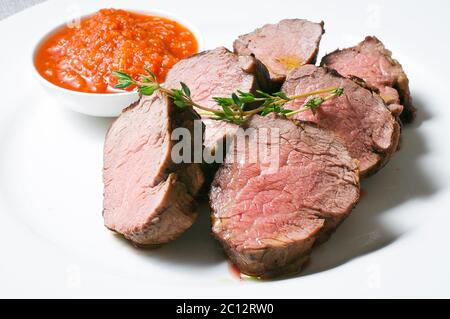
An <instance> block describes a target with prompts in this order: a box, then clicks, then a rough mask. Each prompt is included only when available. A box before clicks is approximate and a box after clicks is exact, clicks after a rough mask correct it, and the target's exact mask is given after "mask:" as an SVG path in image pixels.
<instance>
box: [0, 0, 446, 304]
mask: <svg viewBox="0 0 450 319" xmlns="http://www.w3.org/2000/svg"><path fill="white" fill-rule="evenodd" d="M432 2H433V1H426V2H420V3H414V5H412V3H411V2H410V1H395V2H392V1H382V2H376V1H372V2H371V4H365V3H364V2H362V1H344V2H342V1H339V2H336V1H329V2H325V1H304V2H300V1H298V0H293V1H282V2H279V3H278V4H277V5H276V7H275V8H274V7H273V6H274V5H273V2H270V1H266V2H263V1H253V2H251V1H241V0H239V1H237V0H236V1H220V2H219V1H208V2H206V1H198V2H196V1H181V0H180V1H167V0H164V1H148V0H144V1H89V0H86V1H77V2H76V4H75V2H74V1H61V0H60V1H49V2H46V3H43V4H42V5H38V6H36V7H33V8H30V9H28V10H26V11H24V12H22V13H20V14H18V15H15V16H13V17H10V18H8V19H6V20H4V21H1V22H0V41H1V47H2V49H1V50H0V88H1V104H0V111H1V113H0V226H1V232H0V245H1V246H0V247H1V250H0V254H1V255H0V297H161V298H163V297H191V298H193V297H252V298H256V297H292V298H311V297H357V298H359V297H450V272H449V269H450V249H449V244H450V231H449V230H448V228H449V225H450V187H449V186H450V182H449V181H450V165H449V162H450V148H449V146H448V142H449V139H450V108H449V106H450V95H449V94H448V84H449V83H450V81H449V77H448V74H450V65H449V62H448V57H449V56H450V48H449V47H448V41H447V39H448V35H447V34H446V33H447V31H448V30H449V29H450V21H449V19H448V17H447V16H446V15H447V12H448V9H450V7H449V5H448V4H447V3H446V2H445V4H444V3H438V1H436V3H434V4H433V3H432ZM102 7H121V8H127V7H130V8H142V9H153V8H155V9H161V10H166V11H169V12H174V13H175V14H177V15H180V16H184V17H186V18H187V19H189V20H190V21H192V22H193V23H195V24H196V25H197V26H198V27H199V28H200V30H201V32H202V33H203V35H204V38H205V41H206V47H207V48H213V47H215V46H219V45H227V46H228V47H230V46H231V43H232V40H233V39H234V38H235V37H236V36H237V35H238V34H240V33H244V32H248V31H251V30H252V29H254V28H255V27H257V26H260V25H262V24H264V23H266V22H276V21H277V20H280V19H282V18H286V17H302V18H307V19H310V20H315V21H318V20H322V19H323V20H324V21H325V26H326V30H327V33H326V34H325V36H324V38H323V41H322V46H321V55H323V54H324V53H325V52H326V51H331V50H333V49H335V48H336V47H337V46H341V47H342V46H348V45H353V44H355V43H356V42H358V41H359V40H361V39H362V38H363V37H364V36H365V35H367V34H375V35H377V36H378V37H379V38H380V39H381V40H382V41H384V42H385V44H386V45H387V46H388V47H389V48H390V49H391V50H392V51H393V52H394V55H395V57H396V58H398V59H399V60H400V61H401V62H402V63H403V65H404V67H405V69H406V71H407V73H408V75H409V77H410V80H411V89H412V92H413V97H414V101H415V103H416V105H417V106H418V108H419V113H418V119H417V121H416V122H415V123H414V124H413V125H412V126H410V127H407V128H406V129H405V130H404V132H403V147H402V150H401V151H400V152H398V153H397V154H396V155H395V158H394V159H393V160H392V161H391V162H390V163H389V165H388V166H387V167H386V168H385V169H384V170H383V171H382V172H380V173H379V174H377V175H376V176H374V177H372V178H370V179H369V180H366V181H365V182H364V185H363V187H364V192H365V195H364V197H363V199H362V201H361V203H360V205H359V206H358V207H357V209H355V211H354V212H353V213H352V215H351V216H350V217H349V218H348V220H347V221H346V222H345V223H344V224H343V225H342V226H341V227H340V228H339V229H338V230H337V232H336V233H335V234H334V236H333V237H332V238H331V240H330V241H329V242H328V243H326V244H324V245H322V246H320V247H318V248H317V249H316V250H315V251H314V253H313V254H312V261H311V263H310V264H309V265H308V266H307V268H306V269H305V270H304V271H303V272H302V273H301V274H300V275H299V276H297V277H295V278H291V279H285V280H277V281H268V282H254V281H243V282H241V281H239V280H237V279H235V278H234V277H233V275H232V274H231V273H230V271H229V269H228V264H227V262H226V260H225V258H224V257H223V255H222V253H221V250H220V247H219V246H218V245H217V244H216V243H215V242H214V240H213V239H212V238H211V237H210V235H209V230H208V227H209V226H208V215H207V212H205V214H203V216H202V218H200V221H199V222H198V223H197V224H196V225H195V226H194V227H193V228H192V229H191V230H189V231H188V232H187V233H186V234H185V235H184V236H183V237H181V238H179V239H178V240H177V241H175V242H173V243H171V244H169V245H167V246H165V247H163V248H161V249H159V250H154V251H146V250H138V249H135V248H133V247H131V245H129V244H128V243H127V242H125V241H124V240H121V239H120V238H118V237H116V236H114V235H112V234H111V233H110V232H108V231H107V230H106V229H105V228H104V227H103V222H102V217H101V210H102V182H101V169H102V146H103V138H104V135H105V130H106V128H107V127H108V125H109V122H110V120H108V119H98V118H92V117H87V116H83V115H80V114H77V113H74V112H71V111H68V110H66V109H65V108H63V107H61V105H58V102H56V101H54V100H53V99H52V98H51V97H50V96H48V95H46V93H45V92H44V91H43V90H42V88H41V87H40V86H39V84H38V83H36V81H35V80H34V79H33V77H32V76H31V74H30V70H31V65H30V63H29V61H30V54H31V49H32V48H31V46H32V44H33V43H34V42H35V40H37V39H38V38H39V37H40V36H41V35H42V34H45V32H46V31H48V30H49V29H51V28H52V27H54V26H55V25H58V24H60V23H61V22H63V21H65V20H67V19H68V18H70V17H73V16H78V15H82V14H86V13H89V12H92V11H95V10H97V9H100V8H102Z"/></svg>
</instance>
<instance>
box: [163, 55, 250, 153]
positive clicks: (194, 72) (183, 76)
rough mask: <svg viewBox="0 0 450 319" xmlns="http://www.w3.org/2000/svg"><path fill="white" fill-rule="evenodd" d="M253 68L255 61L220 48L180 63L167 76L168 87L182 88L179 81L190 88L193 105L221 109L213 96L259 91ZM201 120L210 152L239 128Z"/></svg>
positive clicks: (219, 122)
mask: <svg viewBox="0 0 450 319" xmlns="http://www.w3.org/2000/svg"><path fill="white" fill-rule="evenodd" d="M254 68H255V61H254V59H253V58H251V57H238V56H237V55H235V54H234V53H232V52H230V51H228V50H227V49H226V48H224V47H219V48H216V49H214V50H210V51H204V52H202V53H199V54H196V55H193V56H191V57H189V58H187V59H183V60H181V61H179V62H178V63H177V64H175V65H174V66H173V68H172V69H171V70H170V71H169V73H168V74H167V77H166V81H165V86H166V87H168V88H180V82H184V83H186V84H187V85H188V86H189V88H190V90H191V94H192V99H193V101H194V102H196V103H197V104H200V105H202V106H206V107H210V108H214V109H217V108H220V107H219V106H218V105H217V104H216V102H215V101H214V100H213V99H212V97H214V96H219V97H222V96H230V95H231V94H232V93H234V92H236V91H237V90H241V91H244V92H253V91H254V90H255V89H256V79H255V76H254V75H253V72H254ZM197 111H199V112H201V110H197ZM202 120H203V123H204V124H205V129H206V130H205V142H204V144H205V147H206V148H210V149H213V148H214V147H215V145H216V142H217V141H220V140H221V139H223V138H224V137H225V136H227V135H230V136H232V135H233V134H234V132H235V131H236V130H237V128H238V127H237V126H236V125H234V124H231V123H227V122H224V121H215V120H211V119H208V118H202Z"/></svg>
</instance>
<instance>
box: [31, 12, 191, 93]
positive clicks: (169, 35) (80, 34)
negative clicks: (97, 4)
mask: <svg viewBox="0 0 450 319" xmlns="http://www.w3.org/2000/svg"><path fill="white" fill-rule="evenodd" d="M197 51H198V44H197V40H196V39H195V37H194V34H193V33H192V32H191V31H189V30H188V29H186V28H185V27H184V26H182V25H180V24H179V23H177V22H175V21H172V20H170V19H167V18H162V17H157V16H148V15H143V14H138V13H133V12H128V11H124V10H116V9H102V10H100V11H98V12H97V13H95V14H94V15H92V16H90V17H87V18H84V19H82V20H81V22H80V24H79V26H77V27H72V28H71V27H69V26H66V27H63V28H61V29H59V30H57V31H56V32H55V33H53V34H52V35H51V36H49V37H48V38H47V39H46V40H44V42H43V43H42V44H41V46H40V47H39V48H38V50H37V52H36V57H35V65H36V69H37V71H38V72H39V73H40V74H41V75H42V76H43V77H44V78H45V79H47V80H48V81H50V82H51V83H53V84H56V85H57V86H60V87H63V88H66V89H69V90H75V91H80V92H91V93H113V92H117V90H116V89H114V85H116V84H117V79H116V78H115V77H114V76H112V75H111V73H112V72H113V71H115V70H120V71H123V72H126V73H128V74H130V75H132V76H133V77H134V78H136V79H138V77H139V74H142V73H144V71H143V69H144V67H146V68H148V69H149V70H150V71H152V72H153V73H154V74H155V75H156V78H157V79H158V81H160V82H163V81H164V79H165V77H166V74H167V72H168V70H169V69H170V68H171V67H172V66H173V65H174V64H175V63H176V62H178V61H179V60H181V59H183V58H185V57H187V56H189V55H192V54H194V53H197ZM129 90H132V88H131V87H130V88H129Z"/></svg>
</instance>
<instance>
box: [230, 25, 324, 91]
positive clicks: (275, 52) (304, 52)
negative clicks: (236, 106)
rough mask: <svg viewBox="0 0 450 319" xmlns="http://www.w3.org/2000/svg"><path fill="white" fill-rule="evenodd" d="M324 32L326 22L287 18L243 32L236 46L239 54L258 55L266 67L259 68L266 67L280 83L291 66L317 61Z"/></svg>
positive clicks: (235, 43) (271, 76)
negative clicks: (246, 32)
mask: <svg viewBox="0 0 450 319" xmlns="http://www.w3.org/2000/svg"><path fill="white" fill-rule="evenodd" d="M323 33H324V29H323V22H321V23H314V22H310V21H307V20H302V19H286V20H281V21H280V22H278V23H277V24H266V25H265V26H263V27H261V28H259V29H256V30H255V31H253V32H251V33H248V34H245V35H241V36H240V37H239V38H238V39H237V40H235V41H234V44H233V47H234V51H235V52H236V53H237V54H239V55H247V56H254V57H255V58H256V59H257V60H258V61H259V62H260V63H261V64H262V66H264V67H265V70H264V67H262V66H261V65H260V67H259V70H260V71H261V70H262V72H264V71H266V72H267V73H268V77H269V79H270V81H271V82H273V83H274V84H275V86H276V85H277V84H278V85H281V82H282V81H284V79H285V78H286V74H287V73H288V72H289V71H290V70H292V69H294V68H297V67H299V66H301V65H304V64H309V63H315V60H316V57H317V52H318V50H319V43H320V39H321V38H322V34H323Z"/></svg>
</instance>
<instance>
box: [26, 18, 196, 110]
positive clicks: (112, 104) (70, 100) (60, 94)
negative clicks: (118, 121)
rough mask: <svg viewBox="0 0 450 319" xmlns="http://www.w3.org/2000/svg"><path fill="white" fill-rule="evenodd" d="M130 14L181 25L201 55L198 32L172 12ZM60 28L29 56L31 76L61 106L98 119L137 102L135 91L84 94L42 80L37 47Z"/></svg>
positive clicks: (60, 26)
mask: <svg viewBox="0 0 450 319" xmlns="http://www.w3.org/2000/svg"><path fill="white" fill-rule="evenodd" d="M127 10H128V9H127ZM129 11H131V12H136V13H141V14H147V15H153V16H159V17H164V18H168V19H171V20H173V21H175V22H178V23H180V24H181V25H183V26H184V27H186V28H187V29H189V30H190V31H191V32H192V33H193V34H194V36H195V38H196V40H197V43H198V51H199V52H200V51H202V50H203V38H202V36H201V34H200V31H199V30H198V29H197V27H196V26H195V25H194V24H192V23H191V22H189V21H187V20H185V19H183V18H180V17H178V16H176V15H174V14H172V13H168V12H165V11H160V10H129ZM88 16H90V15H85V16H83V17H82V18H85V17H88ZM63 26H64V25H59V26H57V27H55V28H53V29H52V30H50V31H49V32H48V33H47V34H46V35H45V36H43V37H42V38H41V40H39V41H38V43H37V44H36V46H35V47H34V50H33V54H32V59H33V60H32V65H33V73H34V74H35V76H36V78H37V80H38V81H39V82H40V83H41V85H42V86H43V87H44V88H45V89H46V90H47V91H48V92H49V93H50V94H51V95H52V96H54V97H55V98H56V99H57V100H58V101H59V103H60V104H61V106H63V107H67V108H69V109H71V110H73V111H75V112H79V113H83V114H87V115H91V116H99V117H115V116H118V115H119V114H120V112H121V111H122V110H123V109H124V108H126V107H127V106H129V105H130V104H132V103H133V102H135V101H137V100H138V98H139V95H138V93H137V92H118V93H86V92H78V91H73V90H69V89H65V88H62V87H59V86H57V85H55V84H53V83H51V82H49V81H48V80H46V79H45V78H44V77H42V76H41V74H40V73H39V72H38V71H37V69H36V65H35V57H36V53H37V50H38V49H39V48H40V46H41V44H42V43H43V41H45V40H46V39H47V38H48V37H49V36H50V35H52V34H53V33H54V32H56V31H57V30H58V29H60V28H62V27H63Z"/></svg>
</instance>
